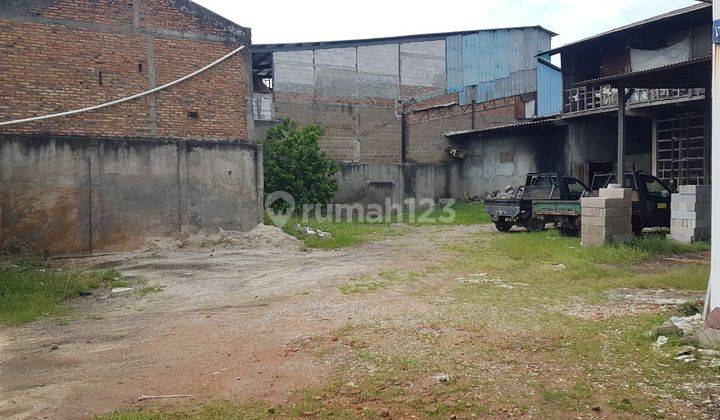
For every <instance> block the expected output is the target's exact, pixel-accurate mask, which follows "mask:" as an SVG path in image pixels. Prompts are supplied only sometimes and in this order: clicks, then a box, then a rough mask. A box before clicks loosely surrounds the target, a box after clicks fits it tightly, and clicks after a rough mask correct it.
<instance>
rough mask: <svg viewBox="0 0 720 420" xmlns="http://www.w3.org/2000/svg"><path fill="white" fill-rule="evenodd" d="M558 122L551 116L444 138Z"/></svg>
mask: <svg viewBox="0 0 720 420" xmlns="http://www.w3.org/2000/svg"><path fill="white" fill-rule="evenodd" d="M558 121H560V116H559V115H556V116H552V117H548V118H542V119H534V120H531V121H524V122H519V123H514V124H504V125H496V126H494V127H483V128H475V129H471V130H459V131H450V132H448V133H445V136H446V137H461V136H467V135H471V134H482V133H489V132H493V131H503V130H512V129H515V128H527V127H532V126H541V125H557V124H555V123H556V122H558Z"/></svg>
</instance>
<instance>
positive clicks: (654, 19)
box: [538, 3, 712, 56]
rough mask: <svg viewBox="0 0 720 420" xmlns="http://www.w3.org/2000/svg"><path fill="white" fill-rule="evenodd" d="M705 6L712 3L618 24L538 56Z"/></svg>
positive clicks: (710, 5) (708, 6)
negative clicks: (613, 27) (616, 26)
mask: <svg viewBox="0 0 720 420" xmlns="http://www.w3.org/2000/svg"><path fill="white" fill-rule="evenodd" d="M706 8H712V4H708V3H699V4H694V5H692V6H688V7H683V8H682V9H676V10H672V11H670V12H667V13H663V14H660V15H656V16H653V17H650V18H647V19H643V20H639V21H637V22H633V23H630V24H627V25H624V26H620V27H618V28H615V29H611V30H609V31H605V32H601V33H599V34H597V35H593V36H589V37H586V38H582V39H579V40H577V41H573V42H570V43H568V44H565V45H563V46H560V47H557V48H553V49H550V50H547V51H545V52H541V53H540V54H538V56H541V55H555V54H558V53H560V52H562V51H564V50H566V49H568V48H571V47H575V46H578V45H580V44H584V43H586V42H589V41H592V40H594V39H598V38H602V37H604V36H607V35H611V34H614V33H618V32H622V31H626V30H629V29H633V28H637V27H640V26H644V25H648V24H651V23H655V22H660V21H662V20H665V19H670V18H673V17H675V16H680V15H683V14H685V13H691V12H694V11H696V10H702V9H706Z"/></svg>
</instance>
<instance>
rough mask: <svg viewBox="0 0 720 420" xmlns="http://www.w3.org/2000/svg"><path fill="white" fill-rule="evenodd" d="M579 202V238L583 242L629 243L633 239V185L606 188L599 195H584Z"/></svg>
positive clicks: (600, 243) (596, 243)
mask: <svg viewBox="0 0 720 420" xmlns="http://www.w3.org/2000/svg"><path fill="white" fill-rule="evenodd" d="M580 205H581V207H582V222H581V231H580V241H581V243H582V244H583V245H602V244H605V243H609V242H622V243H626V242H628V241H630V240H631V239H632V222H631V221H632V190H631V189H629V188H603V189H601V190H600V195H599V197H585V198H582V199H580Z"/></svg>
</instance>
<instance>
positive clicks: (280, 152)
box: [264, 118, 340, 209]
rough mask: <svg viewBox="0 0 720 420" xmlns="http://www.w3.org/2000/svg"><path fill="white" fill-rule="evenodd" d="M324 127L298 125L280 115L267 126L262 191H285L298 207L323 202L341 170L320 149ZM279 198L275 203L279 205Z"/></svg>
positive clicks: (329, 194) (281, 204) (335, 189)
mask: <svg viewBox="0 0 720 420" xmlns="http://www.w3.org/2000/svg"><path fill="white" fill-rule="evenodd" d="M323 133H324V130H323V128H322V127H320V126H318V125H308V126H306V127H300V125H299V124H298V123H297V122H295V121H292V120H290V119H287V118H286V119H283V120H282V122H281V123H280V124H279V125H276V126H275V127H272V128H270V129H269V130H268V132H267V135H266V136H265V141H264V147H265V150H264V153H265V162H264V163H265V193H266V196H267V195H268V194H270V193H273V192H276V191H285V192H287V193H289V194H290V195H292V196H293V198H294V199H295V202H296V204H297V207H296V209H301V208H302V206H303V205H304V204H326V203H328V202H329V201H330V200H331V199H332V198H333V197H334V196H335V192H336V191H337V188H338V182H337V179H335V175H336V174H337V173H338V171H339V170H340V165H339V164H338V163H337V162H334V161H332V160H330V159H329V158H328V157H327V156H326V155H325V153H324V152H322V151H321V150H320V146H319V145H318V139H319V138H320V137H322V135H323ZM284 204H286V203H283V202H282V201H280V202H275V203H274V205H275V206H278V207H282V206H283V205H284Z"/></svg>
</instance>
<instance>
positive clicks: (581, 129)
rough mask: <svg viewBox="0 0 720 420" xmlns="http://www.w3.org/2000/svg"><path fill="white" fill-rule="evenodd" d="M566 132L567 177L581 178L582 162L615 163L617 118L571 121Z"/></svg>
mask: <svg viewBox="0 0 720 420" xmlns="http://www.w3.org/2000/svg"><path fill="white" fill-rule="evenodd" d="M567 130H568V143H567V160H566V166H565V171H566V172H567V173H568V174H569V175H571V176H574V177H578V178H580V177H582V176H583V175H584V174H583V163H584V162H615V161H617V118H609V117H608V118H593V119H586V120H573V121H571V122H570V123H569V125H568V129H567ZM580 179H582V178H580Z"/></svg>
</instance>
